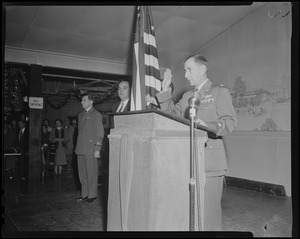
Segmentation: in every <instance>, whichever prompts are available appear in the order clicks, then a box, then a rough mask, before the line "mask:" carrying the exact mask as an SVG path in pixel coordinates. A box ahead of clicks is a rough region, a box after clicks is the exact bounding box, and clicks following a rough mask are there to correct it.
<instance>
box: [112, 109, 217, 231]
mask: <svg viewBox="0 0 300 239" xmlns="http://www.w3.org/2000/svg"><path fill="white" fill-rule="evenodd" d="M114 127H115V128H113V129H111V132H110V134H109V136H108V138H109V149H110V150H109V188H108V208H107V210H108V212H107V231H188V230H189V183H190V121H189V120H184V119H179V118H177V117H174V116H172V115H170V114H167V113H165V112H163V111H160V110H145V111H135V112H126V113H116V114H114ZM200 127H201V129H199V128H198V129H197V130H196V131H195V136H196V137H195V138H196V145H197V148H196V155H197V158H198V160H197V161H198V164H197V168H198V170H199V171H201V172H202V174H200V175H202V176H201V179H200V181H201V183H200V184H201V185H202V187H203V185H204V181H205V172H204V143H205V142H206V140H207V137H208V134H213V133H214V132H213V131H210V130H209V129H207V128H206V127H202V126H200ZM202 196H203V195H202ZM200 197H201V196H200ZM200 197H199V198H200ZM195 213H196V215H197V212H195ZM196 217H197V216H196ZM201 217H203V215H202V216H201Z"/></svg>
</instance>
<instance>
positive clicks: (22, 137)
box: [17, 120, 29, 193]
mask: <svg viewBox="0 0 300 239" xmlns="http://www.w3.org/2000/svg"><path fill="white" fill-rule="evenodd" d="M18 125H19V134H18V140H17V151H18V152H19V153H20V154H21V155H20V157H19V162H18V172H19V173H18V176H19V179H20V186H21V193H26V192H27V188H26V178H27V173H28V172H27V169H28V162H27V155H26V154H28V148H29V143H28V140H29V133H28V129H27V128H26V127H25V126H26V122H25V121H23V120H19V122H18Z"/></svg>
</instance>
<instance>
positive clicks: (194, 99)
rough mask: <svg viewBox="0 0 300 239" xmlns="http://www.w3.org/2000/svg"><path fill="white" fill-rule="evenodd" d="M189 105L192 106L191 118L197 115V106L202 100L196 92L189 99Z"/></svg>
mask: <svg viewBox="0 0 300 239" xmlns="http://www.w3.org/2000/svg"><path fill="white" fill-rule="evenodd" d="M188 103H189V106H190V118H193V117H195V116H196V108H195V107H197V106H199V105H200V100H199V99H198V98H197V97H196V94H194V95H193V96H192V97H190V98H189V100H188Z"/></svg>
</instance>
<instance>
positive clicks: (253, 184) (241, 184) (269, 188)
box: [225, 176, 287, 197]
mask: <svg viewBox="0 0 300 239" xmlns="http://www.w3.org/2000/svg"><path fill="white" fill-rule="evenodd" d="M225 182H226V185H227V186H233V187H238V188H243V189H248V190H252V191H257V192H263V193H266V194H269V195H274V196H280V197H286V196H287V195H286V192H285V188H284V186H282V185H277V184H271V183H264V182H259V181H253V180H248V179H242V178H235V177H229V176H225Z"/></svg>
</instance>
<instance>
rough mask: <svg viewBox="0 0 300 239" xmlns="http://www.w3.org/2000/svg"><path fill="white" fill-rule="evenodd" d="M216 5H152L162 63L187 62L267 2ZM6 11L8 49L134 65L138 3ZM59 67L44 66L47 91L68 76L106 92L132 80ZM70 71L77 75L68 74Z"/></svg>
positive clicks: (76, 82) (10, 8)
mask: <svg viewBox="0 0 300 239" xmlns="http://www.w3.org/2000/svg"><path fill="white" fill-rule="evenodd" d="M214 4H215V3H211V5H197V6H190V5H181V6H179V5H178V6H174V5H171V6H151V10H152V15H153V21H154V26H155V34H156V45H157V49H158V56H159V65H160V67H163V68H165V67H170V66H174V65H176V64H178V63H180V62H182V60H183V59H185V58H186V57H187V56H188V55H190V54H192V53H195V52H196V51H198V50H199V49H201V48H202V47H204V46H205V45H206V44H207V43H208V42H210V41H211V40H213V39H214V38H216V37H217V36H218V35H219V34H221V33H222V32H224V31H225V30H226V29H228V28H229V27H230V26H232V25H233V24H235V23H237V22H238V21H240V20H241V19H242V18H244V17H245V16H247V15H248V14H250V13H251V12H253V11H255V10H257V9H258V8H260V7H262V6H263V5H264V4H265V2H254V3H250V4H247V3H243V2H241V3H239V4H240V5H225V3H222V2H221V3H220V4H223V5H222V6H220V5H219V6H217V5H214ZM241 4H244V5H241ZM5 9H6V28H5V47H6V48H14V49H19V50H21V51H22V50H26V51H28V50H29V51H35V52H49V53H54V54H58V55H60V54H62V55H68V56H72V57H79V58H82V57H83V58H89V59H97V60H104V61H108V62H115V63H122V64H127V65H131V55H132V54H131V53H132V44H133V34H134V32H133V29H134V24H135V9H136V7H135V6H131V5H127V6H119V5H111V6H104V5H103V6H100V5H98V6H44V5H41V6H15V5H11V6H10V5H7V6H5ZM57 70H58V69H55V68H51V67H48V68H47V69H46V68H45V70H43V80H44V81H45V82H48V83H47V90H48V92H50V91H51V89H50V88H51V87H52V88H53V84H56V87H54V88H55V89H54V90H56V93H57V91H58V86H57V85H58V83H57V82H61V84H60V87H61V88H59V90H64V89H63V83H64V81H63V80H65V84H72V85H73V86H75V87H77V86H78V85H79V86H80V87H85V86H86V87H88V89H92V88H94V89H96V87H99V92H100V93H101V92H105V91H107V89H110V88H111V87H112V86H113V85H114V84H115V83H116V82H118V81H120V80H121V79H122V78H123V77H127V78H128V76H121V75H110V74H107V73H105V72H100V73H99V72H98V73H97V72H93V73H92V72H82V71H81V72H78V71H75V70H71V69H65V70H63V69H59V72H58V71H57ZM68 74H70V75H71V76H72V77H69V78H68V77H67V76H68ZM89 74H90V75H89ZM109 77H110V79H108V78H109ZM109 80H110V81H109ZM49 82H52V83H51V84H52V85H51V84H50V83H49ZM54 82H56V83H54ZM86 84H87V85H86ZM101 87H104V88H103V89H102V88H101ZM66 88H67V87H66ZM68 89H70V87H68ZM44 91H45V84H44Z"/></svg>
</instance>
